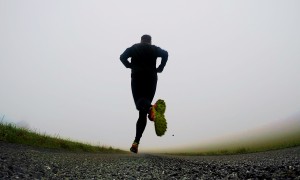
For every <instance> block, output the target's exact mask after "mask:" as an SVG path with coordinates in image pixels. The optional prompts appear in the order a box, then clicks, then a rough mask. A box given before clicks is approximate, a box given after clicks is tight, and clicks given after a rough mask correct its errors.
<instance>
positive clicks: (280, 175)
mask: <svg viewBox="0 0 300 180" xmlns="http://www.w3.org/2000/svg"><path fill="white" fill-rule="evenodd" d="M0 179H299V180H300V147H296V148H290V149H284V150H278V151H269V152H264V153H253V154H244V155H229V156H194V157H191V156H188V157H183V156H162V155H147V154H138V155H136V154H114V155H111V154H92V153H71V152H65V151H58V150H56V151H54V150H47V149H40V148H32V147H28V146H24V145H18V144H9V143H4V142H0Z"/></svg>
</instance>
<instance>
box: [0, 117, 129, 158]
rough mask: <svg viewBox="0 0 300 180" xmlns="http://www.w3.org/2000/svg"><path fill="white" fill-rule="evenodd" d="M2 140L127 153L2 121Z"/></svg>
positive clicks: (83, 150) (0, 123)
mask: <svg viewBox="0 0 300 180" xmlns="http://www.w3.org/2000/svg"><path fill="white" fill-rule="evenodd" d="M0 141H4V142H9V143H18V144H25V145H30V146H34V147H43V148H52V149H65V150H69V151H76V152H101V153H125V151H123V150H120V149H115V148H112V147H105V146H92V145H89V144H84V143H80V142H75V141H70V140H66V139H61V138H59V137H51V136H49V135H46V134H40V133H37V132H33V131H30V130H28V129H24V128H18V127H16V125H14V124H8V123H2V122H0Z"/></svg>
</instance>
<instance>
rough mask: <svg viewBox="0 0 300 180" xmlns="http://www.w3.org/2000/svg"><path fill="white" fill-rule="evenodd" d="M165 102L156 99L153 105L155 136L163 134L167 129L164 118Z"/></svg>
mask: <svg viewBox="0 0 300 180" xmlns="http://www.w3.org/2000/svg"><path fill="white" fill-rule="evenodd" d="M165 111H166V103H165V101H164V100H161V99H159V100H157V102H156V103H155V106H154V112H155V121H154V127H155V132H156V135H157V136H163V135H164V134H165V132H166V131H167V120H166V118H165V115H164V113H165Z"/></svg>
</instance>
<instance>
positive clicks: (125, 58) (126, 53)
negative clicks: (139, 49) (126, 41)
mask: <svg viewBox="0 0 300 180" xmlns="http://www.w3.org/2000/svg"><path fill="white" fill-rule="evenodd" d="M130 54H131V53H130V48H127V49H126V50H125V51H124V52H123V54H121V56H120V60H121V62H122V63H123V64H124V66H125V67H126V68H131V63H130V62H129V61H128V58H129V57H131V55H130Z"/></svg>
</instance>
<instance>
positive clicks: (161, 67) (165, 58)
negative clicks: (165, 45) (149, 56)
mask: <svg viewBox="0 0 300 180" xmlns="http://www.w3.org/2000/svg"><path fill="white" fill-rule="evenodd" d="M157 50H158V57H161V63H160V65H159V66H158V68H157V69H156V71H157V72H158V73H161V72H162V71H163V70H164V67H165V65H166V64H167V61H168V57H169V54H168V52H167V51H165V50H163V49H161V48H159V47H158V48H157Z"/></svg>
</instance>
